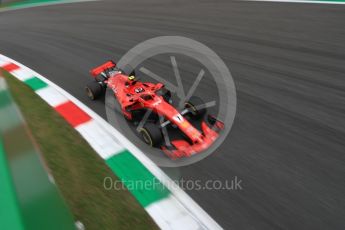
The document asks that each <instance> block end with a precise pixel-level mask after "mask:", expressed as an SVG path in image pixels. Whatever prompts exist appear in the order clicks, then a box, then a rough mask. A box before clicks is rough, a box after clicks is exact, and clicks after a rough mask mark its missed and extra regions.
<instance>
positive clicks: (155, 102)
mask: <svg viewBox="0 0 345 230" xmlns="http://www.w3.org/2000/svg"><path fill="white" fill-rule="evenodd" d="M90 73H91V75H92V76H93V77H94V80H93V81H91V82H90V83H88V84H87V86H86V87H85V90H86V94H87V96H88V97H89V98H90V99H91V100H95V99H97V98H98V97H99V96H101V95H102V94H103V93H105V90H106V88H109V89H112V90H113V92H114V95H115V98H116V99H117V102H118V104H119V108H120V110H121V113H122V114H123V116H124V117H125V118H126V119H127V120H128V121H130V122H133V123H134V124H139V123H140V122H141V120H142V119H143V117H144V116H145V114H146V113H147V112H149V114H150V115H149V117H150V119H148V120H147V122H146V123H145V124H142V125H141V126H140V125H139V126H138V129H137V132H138V133H139V135H140V137H141V138H142V140H143V141H144V142H145V143H146V144H148V145H150V146H152V147H156V148H161V149H162V150H163V151H164V152H165V153H166V154H167V155H168V156H169V157H170V158H172V159H177V158H182V157H189V156H192V155H194V154H197V153H200V152H202V151H204V150H206V149H207V148H208V147H209V146H210V145H212V143H213V142H214V141H215V140H216V139H217V137H218V136H219V132H220V131H221V130H222V129H224V124H223V122H221V121H219V120H217V119H216V118H215V117H213V116H211V115H207V116H206V112H207V111H206V108H205V107H203V106H202V105H204V102H203V101H202V100H201V99H200V98H198V97H195V96H192V97H191V98H190V99H189V100H188V101H186V102H185V103H184V108H183V110H182V111H179V110H178V109H176V108H175V107H174V106H173V104H172V95H171V92H170V91H169V90H168V89H167V88H165V87H164V85H163V84H162V83H157V84H155V83H149V82H141V81H139V80H138V79H137V78H136V76H135V73H134V71H133V72H132V73H131V74H129V75H127V74H125V73H124V71H122V70H121V69H119V68H117V67H116V64H115V63H114V62H113V61H108V62H106V63H104V64H102V65H100V66H98V67H96V68H94V69H92V70H91V71H90ZM205 117H206V118H205ZM191 120H194V121H199V120H201V123H200V122H199V128H197V127H196V126H194V125H193V124H192V122H191ZM168 126H170V128H171V127H172V128H174V129H178V130H179V131H180V133H181V134H182V135H181V136H182V138H181V139H177V140H176V139H175V140H170V139H169V138H168V137H166V135H164V132H163V129H166V128H167V127H168Z"/></svg>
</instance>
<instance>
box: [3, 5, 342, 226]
mask: <svg viewBox="0 0 345 230" xmlns="http://www.w3.org/2000/svg"><path fill="white" fill-rule="evenodd" d="M144 2H145V3H144ZM162 35H180V36H186V37H189V38H192V39H195V40H198V41H200V42H202V43H204V44H206V45H207V46H209V47H210V48H211V49H213V50H214V51H215V52H216V53H218V55H219V56H220V57H221V58H222V59H223V60H224V61H225V63H226V64H227V65H228V66H229V68H230V70H231V72H232V75H233V78H234V81H235V84H236V87H237V96H238V108H237V114H236V119H235V122H234V126H233V128H232V131H231V133H230V135H229V136H228V138H227V139H226V141H225V142H224V143H223V145H222V146H221V147H220V148H219V149H218V150H217V151H216V153H214V154H213V155H212V156H210V157H208V158H206V159H205V160H203V161H201V162H199V163H197V164H194V165H191V166H188V167H183V168H180V173H181V175H182V177H183V178H184V179H186V180H187V179H192V180H197V179H201V180H202V181H206V180H209V179H220V180H223V181H224V180H226V179H228V180H231V179H233V178H234V177H235V176H237V177H238V178H239V179H241V180H242V184H241V185H242V188H243V190H237V191H225V190H221V191H215V190H212V191H209V190H202V191H195V190H194V191H187V192H188V194H190V196H191V197H192V198H193V199H195V201H197V202H198V203H199V204H200V205H201V206H202V207H203V208H204V209H205V210H206V211H207V212H208V213H209V214H210V215H211V216H212V217H214V219H215V220H216V221H217V222H219V224H221V225H222V226H223V227H224V228H226V229H229V228H232V229H344V228H345V218H344V216H345V195H344V194H345V156H344V155H345V116H344V113H345V43H344V41H345V7H344V6H341V5H317V4H289V3H268V2H265V3H264V2H230V1H226V0H223V1H213V2H211V1H163V0H146V1H132V0H127V1H118V2H87V3H78V4H67V5H56V6H47V7H39V8H32V9H25V10H18V11H12V12H4V13H0V52H1V53H3V54H5V55H8V56H10V57H12V58H14V59H16V60H18V61H19V62H22V63H24V64H25V65H27V66H29V67H31V68H33V69H34V70H36V71H38V72H40V73H41V74H43V75H44V76H46V77H48V78H49V79H50V80H52V81H53V82H55V83H57V84H58V85H60V86H62V87H63V88H64V89H66V90H67V91H68V92H70V93H72V94H73V95H74V96H76V97H77V98H78V99H80V100H81V101H82V102H84V103H85V104H86V105H88V106H89V107H91V108H92V109H94V110H95V111H96V112H98V113H99V114H100V115H102V116H105V111H104V105H103V103H102V102H90V101H89V100H88V99H87V98H86V97H85V95H84V89H83V88H84V85H85V84H86V82H87V81H88V80H89V78H88V73H87V71H88V69H89V68H90V67H92V66H94V65H95V64H99V63H101V62H102V61H104V60H107V59H109V58H113V59H115V60H116V59H118V58H120V57H121V56H122V55H123V54H124V53H125V52H126V51H128V50H129V49H130V48H132V47H133V46H134V45H136V44H138V43H140V42H142V41H144V40H146V39H149V38H153V37H156V36H162ZM210 93H212V92H210Z"/></svg>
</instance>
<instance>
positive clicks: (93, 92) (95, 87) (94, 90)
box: [85, 81, 104, 100]
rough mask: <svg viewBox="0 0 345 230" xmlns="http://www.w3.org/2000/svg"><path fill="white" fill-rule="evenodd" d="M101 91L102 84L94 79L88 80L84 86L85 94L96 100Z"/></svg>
mask: <svg viewBox="0 0 345 230" xmlns="http://www.w3.org/2000/svg"><path fill="white" fill-rule="evenodd" d="M103 91H104V90H103V87H102V85H101V84H99V83H98V82H95V81H92V82H89V83H88V84H87V85H86V87H85V92H86V95H87V96H88V97H89V98H90V99H91V100H96V99H97V98H99V97H100V96H101V95H102V93H103Z"/></svg>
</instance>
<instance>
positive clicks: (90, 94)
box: [86, 87, 94, 99]
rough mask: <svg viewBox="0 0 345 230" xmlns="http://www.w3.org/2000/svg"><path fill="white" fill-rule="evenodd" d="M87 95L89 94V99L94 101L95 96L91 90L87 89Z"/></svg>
mask: <svg viewBox="0 0 345 230" xmlns="http://www.w3.org/2000/svg"><path fill="white" fill-rule="evenodd" d="M86 94H87V96H88V97H89V98H91V99H94V96H93V94H92V92H91V90H90V89H89V88H88V87H86Z"/></svg>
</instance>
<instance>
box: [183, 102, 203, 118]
mask: <svg viewBox="0 0 345 230" xmlns="http://www.w3.org/2000/svg"><path fill="white" fill-rule="evenodd" d="M203 105H205V102H204V101H203V100H202V99H201V98H200V97H197V96H192V97H191V98H190V99H189V100H188V101H187V102H185V108H186V109H189V110H190V111H191V114H192V117H193V118H195V119H199V118H201V117H203V116H204V115H205V114H206V112H207V109H206V108H197V107H199V106H203Z"/></svg>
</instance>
